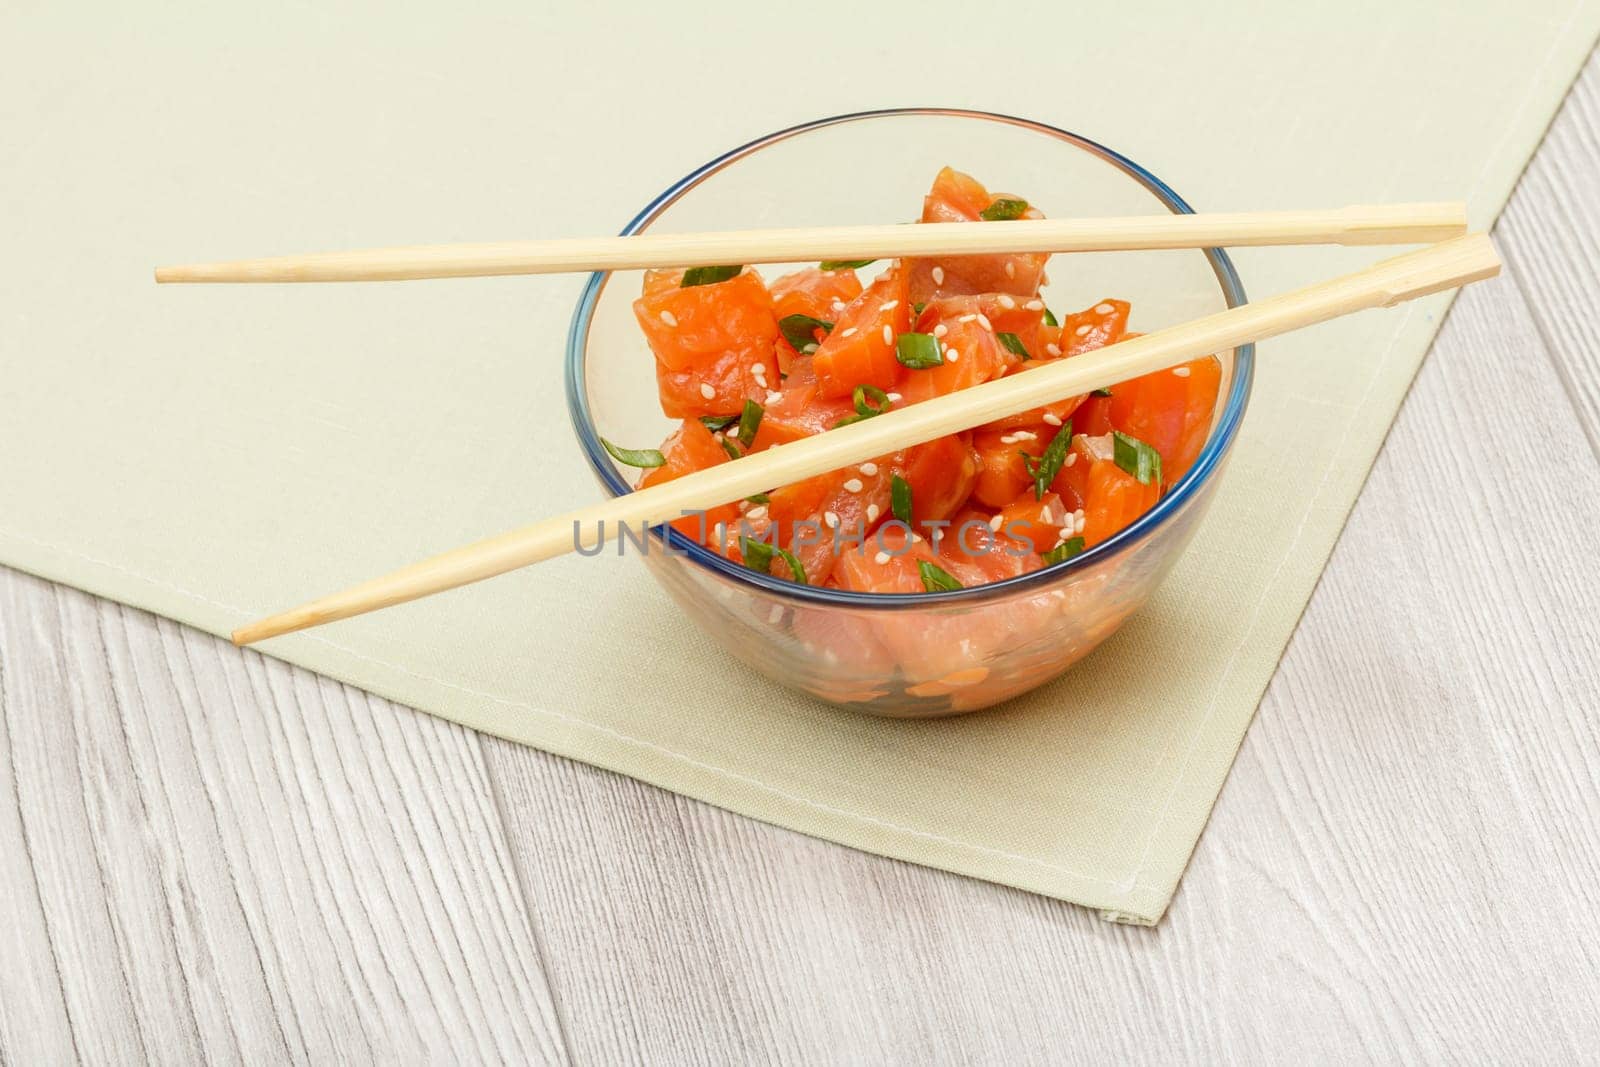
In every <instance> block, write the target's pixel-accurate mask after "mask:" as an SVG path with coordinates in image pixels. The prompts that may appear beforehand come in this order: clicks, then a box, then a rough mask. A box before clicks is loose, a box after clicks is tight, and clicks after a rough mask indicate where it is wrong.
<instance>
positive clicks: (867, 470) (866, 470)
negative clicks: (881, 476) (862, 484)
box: [859, 460, 878, 478]
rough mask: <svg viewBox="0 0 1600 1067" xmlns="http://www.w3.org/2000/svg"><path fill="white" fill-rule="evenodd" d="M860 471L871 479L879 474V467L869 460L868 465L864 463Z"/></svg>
mask: <svg viewBox="0 0 1600 1067" xmlns="http://www.w3.org/2000/svg"><path fill="white" fill-rule="evenodd" d="M859 470H860V471H861V473H862V474H865V475H866V476H867V477H868V478H870V477H872V476H873V475H874V474H877V473H878V465H877V464H876V463H873V462H872V461H871V460H868V461H867V462H866V463H863V464H862V465H861V466H860V468H859Z"/></svg>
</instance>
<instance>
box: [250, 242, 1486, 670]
mask: <svg viewBox="0 0 1600 1067" xmlns="http://www.w3.org/2000/svg"><path fill="white" fill-rule="evenodd" d="M928 228H929V229H935V228H937V227H928ZM1499 272H1500V260H1499V257H1498V256H1497V255H1496V254H1495V251H1494V247H1493V246H1492V245H1491V244H1490V243H1489V239H1488V238H1487V237H1486V236H1484V235H1482V234H1474V235H1471V236H1466V237H1459V238H1456V239H1455V240H1452V241H1446V242H1444V243H1442V244H1437V245H1434V246H1432V247H1431V248H1426V249H1423V250H1422V251H1419V252H1412V253H1409V254H1407V255H1403V256H1397V257H1395V258H1393V259H1388V260H1384V261H1383V262H1381V263H1378V264H1376V265H1374V266H1372V267H1368V268H1367V269H1365V270H1361V271H1357V272H1355V273H1353V274H1346V275H1344V276H1342V277H1339V278H1334V279H1332V280H1331V281H1326V282H1321V283H1318V284H1316V285H1310V286H1307V287H1305V288H1303V289H1296V290H1294V291H1292V292H1288V293H1283V294H1281V295H1279V296H1274V297H1269V298H1267V299H1265V300H1261V301H1257V302H1255V303H1251V304H1244V305H1242V306H1240V307H1236V308H1230V309H1228V310H1227V311H1220V312H1218V313H1216V314H1214V315H1208V316H1206V317H1205V318H1201V319H1196V320H1194V321H1192V322H1187V323H1184V324H1182V325H1179V326H1172V327H1169V328H1167V329H1164V330H1157V331H1156V332H1154V333H1149V334H1145V335H1144V336H1142V337H1137V338H1134V339H1133V340H1128V341H1122V342H1120V343H1118V344H1115V345H1111V346H1109V347H1107V348H1102V349H1099V350H1098V351H1095V352H1089V353H1085V354H1084V355H1081V356H1074V357H1073V358H1071V359H1065V360H1061V361H1059V362H1057V363H1054V364H1051V365H1048V366H1044V367H1040V368H1038V369H1036V370H1033V371H1030V372H1028V373H1027V374H1015V375H1009V376H1007V377H1005V378H999V379H996V380H994V381H991V382H985V383H984V384H982V385H978V386H974V387H973V388H971V389H964V390H961V391H959V392H955V393H950V394H948V395H946V396H942V397H937V398H935V399H932V400H928V401H924V402H923V403H920V404H916V405H913V406H911V407H908V408H903V409H900V410H896V411H890V412H887V413H885V414H883V415H879V416H876V417H874V418H870V419H863V420H861V421H860V422H856V423H853V424H851V425H848V426H843V427H840V428H839V429H836V430H829V431H828V432H826V433H823V434H818V435H817V436H815V437H810V438H806V439H804V440H801V441H795V442H793V443H791V444H787V445H783V446H780V447H777V448H772V449H769V450H767V451H765V452H758V453H756V454H754V455H750V456H745V457H743V458H741V459H737V460H734V461H733V462H731V463H723V464H719V465H718V466H715V467H712V468H709V469H707V470H704V471H700V472H698V473H695V474H690V475H686V476H684V477H682V478H678V479H675V480H673V481H670V482H666V483H663V484H661V485H657V486H653V487H651V488H649V489H644V490H640V491H639V492H635V493H629V494H627V495H625V496H619V497H615V498H613V499H611V500H606V501H604V502H602V503H598V504H593V505H590V506H589V507H585V508H579V509H578V510H577V511H572V512H568V513H567V514H565V515H557V516H554V517H553V518H549V519H545V520H543V521H541V522H536V523H534V524H533V525H531V526H525V527H523V528H522V529H520V530H513V531H510V532H509V533H504V534H501V535H500V536H498V537H492V538H489V539H488V540H485V541H479V542H477V543H475V544H470V545H465V546H463V547H461V548H457V549H454V550H452V551H450V552H446V553H444V554H443V555H439V556H435V557H433V558H432V559H428V560H423V561H422V562H420V563H413V564H411V565H410V566H408V567H403V568H401V569H400V570H397V571H395V572H394V573H392V574H389V575H386V576H384V577H381V578H375V579H373V580H371V581H368V582H364V583H362V584H361V585H357V586H354V587H352V588H350V589H347V590H345V591H344V592H342V593H335V594H333V595H332V596H327V597H323V598H322V599H320V600H315V601H312V602H311V603H309V604H305V605H302V606H301V607H298V608H294V609H293V610H290V611H286V612H283V613H282V614H279V615H273V616H271V617H269V618H265V619H262V620H260V621H257V622H253V623H250V624H249V625H247V626H243V627H240V628H239V629H238V630H235V631H234V633H233V640H234V643H235V644H239V645H247V644H251V643H253V642H256V641H261V640H264V639H266V638H269V637H276V636H278V635H280V634H286V633H291V632H293V631H296V630H303V629H306V628H307V627H311V626H319V625H321V624H323V623H327V622H333V621H335V620H338V619H346V618H349V617H350V616H352V615H360V614H363V613H365V612H368V611H373V610H376V609H378V608H385V607H389V606H391V605H394V604H400V603H403V602H405V601H408V600H415V599H417V598H418V597H424V596H428V595H430V594H432V593H438V592H441V591H443V590H446V589H453V588H455V587H457V586H461V585H466V584H468V583H470V582H476V581H480V580H482V579H484V578H490V577H493V576H494V575H497V574H503V573H505V572H506V571H509V570H514V569H516V568H518V567H525V566H527V565H529V564H531V563H538V562H540V561H542V560H547V559H551V558H553V557H555V556H559V555H562V554H564V553H566V552H568V551H571V550H572V549H573V548H574V547H575V546H576V544H577V543H579V542H580V540H581V542H582V543H583V544H584V545H586V546H587V545H592V544H594V543H595V541H596V540H597V538H598V539H599V540H606V539H607V538H613V539H614V538H615V537H616V535H617V530H618V528H619V524H620V525H626V526H627V527H628V528H630V529H631V530H633V531H634V532H635V533H637V532H638V531H639V530H641V529H642V528H643V527H644V526H645V525H647V524H652V523H660V522H664V521H666V520H668V519H673V518H677V517H678V516H679V515H680V514H681V513H682V512H683V511H685V510H691V509H707V508H711V507H715V506H717V505H719V504H725V503H728V502H730V501H734V500H739V499H741V498H743V497H747V496H750V495H751V494H754V493H759V492H764V491H766V490H768V489H771V488H772V487H773V486H776V485H785V484H787V483H790V482H795V481H799V480H801V479H803V478H809V477H813V476H815V475H818V474H822V473H825V472H827V471H831V470H838V469H839V468H841V467H845V466H849V465H850V464H853V463H861V462H864V461H865V460H868V459H871V458H872V457H874V456H881V455H883V454H884V453H887V452H893V451H895V450H896V449H900V448H906V447H908V446H910V445H914V444H917V443H919V442H921V441H927V440H930V439H932V438H935V437H940V436H943V435H945V434H949V433H955V432H957V431H959V430H965V429H968V428H969V427H972V426H977V425H980V424H982V423H986V422H990V421H992V420H994V419H997V418H1000V417H1002V416H1005V415H1010V414H1013V413H1015V412H1018V411H1025V410H1027V409H1029V408H1033V407H1038V406H1039V405H1041V404H1046V403H1049V402H1051V401H1054V400H1058V399H1060V398H1062V397H1066V396H1075V395H1077V394H1079V393H1084V392H1088V391H1089V390H1090V389H1094V388H1098V387H1100V386H1107V385H1113V384H1115V383H1117V382H1120V381H1126V380H1127V379H1129V378H1133V377H1137V376H1138V375H1141V374H1148V373H1149V372H1151V371H1153V370H1159V369H1160V368H1162V367H1167V366H1171V365H1172V364H1175V363H1181V362H1184V361H1186V360H1190V359H1195V358H1198V357H1200V356H1203V355H1208V354H1211V353H1215V352H1221V351H1223V350H1225V349H1229V348H1234V347H1236V346H1238V345H1242V344H1246V343H1248V342H1251V341H1260V340H1263V339H1265V338H1268V337H1273V336H1276V335H1277V334H1281V333H1286V332H1288V331H1290V330H1296V329H1299V328H1301V327H1303V326H1309V325H1312V324H1314V323H1318V322H1324V321H1326V320H1328V319H1332V318H1336V317H1338V316H1340V315H1348V314H1350V313H1351V312H1354V311H1360V310H1363V309H1365V308H1373V307H1388V306H1391V305H1393V304H1397V303H1400V302H1401V301H1405V300H1412V299H1415V298H1416V297H1419V296H1424V295H1426V294H1428V293H1434V292H1438V291H1439V290H1442V289H1449V288H1454V287H1455V286H1459V285H1465V284H1467V283H1468V282H1473V281H1478V280H1480V279H1483V278H1490V277H1493V276H1494V275H1496V274H1498V273H1499ZM601 524H603V526H602V525H601Z"/></svg>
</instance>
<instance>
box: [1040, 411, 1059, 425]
mask: <svg viewBox="0 0 1600 1067" xmlns="http://www.w3.org/2000/svg"><path fill="white" fill-rule="evenodd" d="M1044 421H1045V423H1046V424H1047V425H1050V426H1060V425H1061V416H1060V415H1052V414H1051V413H1050V412H1048V411H1047V412H1045V413H1044Z"/></svg>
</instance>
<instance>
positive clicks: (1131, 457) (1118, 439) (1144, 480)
mask: <svg viewBox="0 0 1600 1067" xmlns="http://www.w3.org/2000/svg"><path fill="white" fill-rule="evenodd" d="M1111 445H1112V458H1113V459H1115V460H1116V461H1117V466H1119V467H1121V468H1122V469H1123V470H1125V471H1127V472H1128V473H1129V474H1131V475H1133V476H1134V477H1135V478H1137V479H1139V482H1140V483H1141V484H1143V485H1149V484H1150V483H1151V482H1155V484H1156V485H1160V484H1161V453H1160V452H1157V451H1156V450H1155V449H1153V448H1151V447H1150V446H1149V445H1147V444H1145V443H1144V442H1143V441H1141V440H1139V439H1138V438H1137V437H1129V436H1128V435H1127V434H1125V433H1123V432H1122V431H1121V430H1112V431H1111Z"/></svg>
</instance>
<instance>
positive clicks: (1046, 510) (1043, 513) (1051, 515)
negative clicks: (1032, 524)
mask: <svg viewBox="0 0 1600 1067" xmlns="http://www.w3.org/2000/svg"><path fill="white" fill-rule="evenodd" d="M1039 521H1040V522H1043V523H1045V524H1049V523H1052V522H1055V521H1056V513H1055V512H1053V511H1051V510H1050V505H1048V504H1046V505H1045V506H1044V507H1042V508H1040V509H1039Z"/></svg>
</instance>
